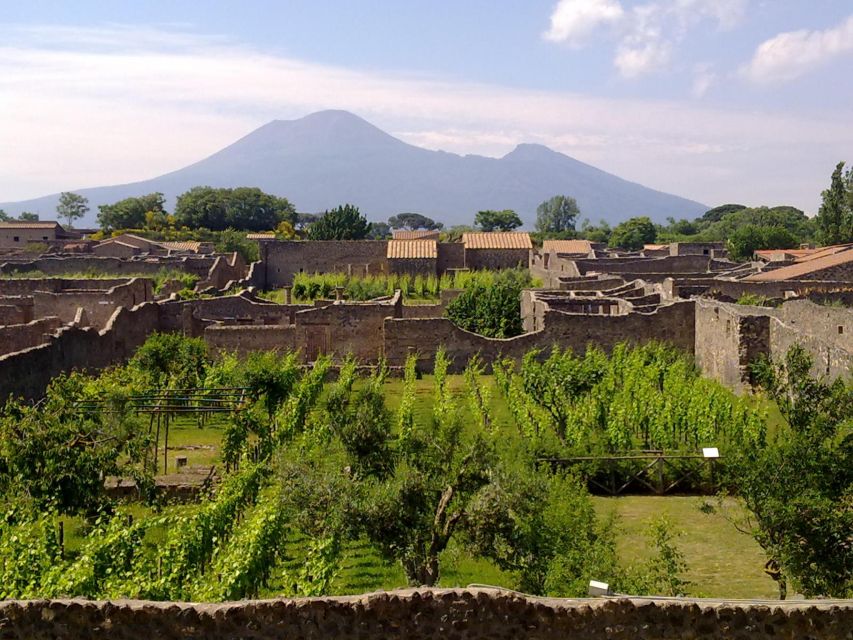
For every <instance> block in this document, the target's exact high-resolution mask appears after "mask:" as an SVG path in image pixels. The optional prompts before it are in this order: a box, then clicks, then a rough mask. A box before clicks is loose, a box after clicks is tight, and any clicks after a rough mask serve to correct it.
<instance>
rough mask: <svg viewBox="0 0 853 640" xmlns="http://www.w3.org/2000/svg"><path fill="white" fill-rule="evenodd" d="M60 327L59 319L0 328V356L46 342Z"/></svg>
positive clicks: (45, 319)
mask: <svg viewBox="0 0 853 640" xmlns="http://www.w3.org/2000/svg"><path fill="white" fill-rule="evenodd" d="M61 325H62V321H61V320H60V319H59V318H55V317H53V318H41V319H39V320H33V321H32V322H28V323H26V324H12V325H6V326H0V356H3V355H6V354H7V353H14V352H15V351H22V350H23V349H29V348H30V347H35V346H37V345H40V344H44V343H45V342H47V341H48V340H49V339H50V338H49V334H51V333H53V332H54V331H56V330H57V329H58V328H59V327H60V326H61Z"/></svg>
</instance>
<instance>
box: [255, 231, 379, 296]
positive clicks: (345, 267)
mask: <svg viewBox="0 0 853 640" xmlns="http://www.w3.org/2000/svg"><path fill="white" fill-rule="evenodd" d="M260 247H261V262H262V263H263V264H262V266H261V268H260V271H261V272H262V273H263V281H264V288H268V289H269V288H275V287H281V286H284V285H289V284H291V283H292V282H293V276H294V274H296V273H300V272H305V273H348V274H353V275H366V274H369V273H387V271H388V260H387V258H386V255H387V251H388V241H387V240H358V241H353V240H322V241H313V242H299V241H295V240H279V241H275V242H273V241H270V242H262V243H261V245H260Z"/></svg>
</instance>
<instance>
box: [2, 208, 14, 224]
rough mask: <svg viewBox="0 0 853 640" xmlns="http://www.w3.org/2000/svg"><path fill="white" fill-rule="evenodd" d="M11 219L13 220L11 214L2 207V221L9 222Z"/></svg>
mask: <svg viewBox="0 0 853 640" xmlns="http://www.w3.org/2000/svg"><path fill="white" fill-rule="evenodd" d="M10 220H12V218H11V216H10V215H9V214H8V213H6V212H5V211H3V209H0V222H9V221H10Z"/></svg>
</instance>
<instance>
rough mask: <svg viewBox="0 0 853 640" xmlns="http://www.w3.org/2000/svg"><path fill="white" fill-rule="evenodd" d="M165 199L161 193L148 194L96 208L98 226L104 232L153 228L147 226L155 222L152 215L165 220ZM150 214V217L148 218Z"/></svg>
mask: <svg viewBox="0 0 853 640" xmlns="http://www.w3.org/2000/svg"><path fill="white" fill-rule="evenodd" d="M165 204H166V198H165V197H164V196H163V194H162V193H160V192H156V193H149V194H148V195H144V196H139V197H135V198H125V199H124V200H119V201H118V202H115V203H113V204H102V205H100V206H99V207H98V210H99V212H98V224H99V225H100V226H101V229H103V230H104V231H114V230H116V229H141V228H143V227H146V226H147V227H150V228H154V227H153V226H151V225H150V224H149V218H150V219H151V222H152V223H153V222H155V220H156V219H155V218H154V214H160V215H162V216H163V219H162V220H165V213H166V209H165ZM149 213H151V214H152V216H148V214H149Z"/></svg>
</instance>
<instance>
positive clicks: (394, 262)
mask: <svg viewBox="0 0 853 640" xmlns="http://www.w3.org/2000/svg"><path fill="white" fill-rule="evenodd" d="M437 264H438V260H436V259H435V258H406V259H399V258H393V259H389V260H388V272H389V273H408V274H409V275H411V276H416V275H436V274H437V273H438V271H437V266H436V265H437Z"/></svg>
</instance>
